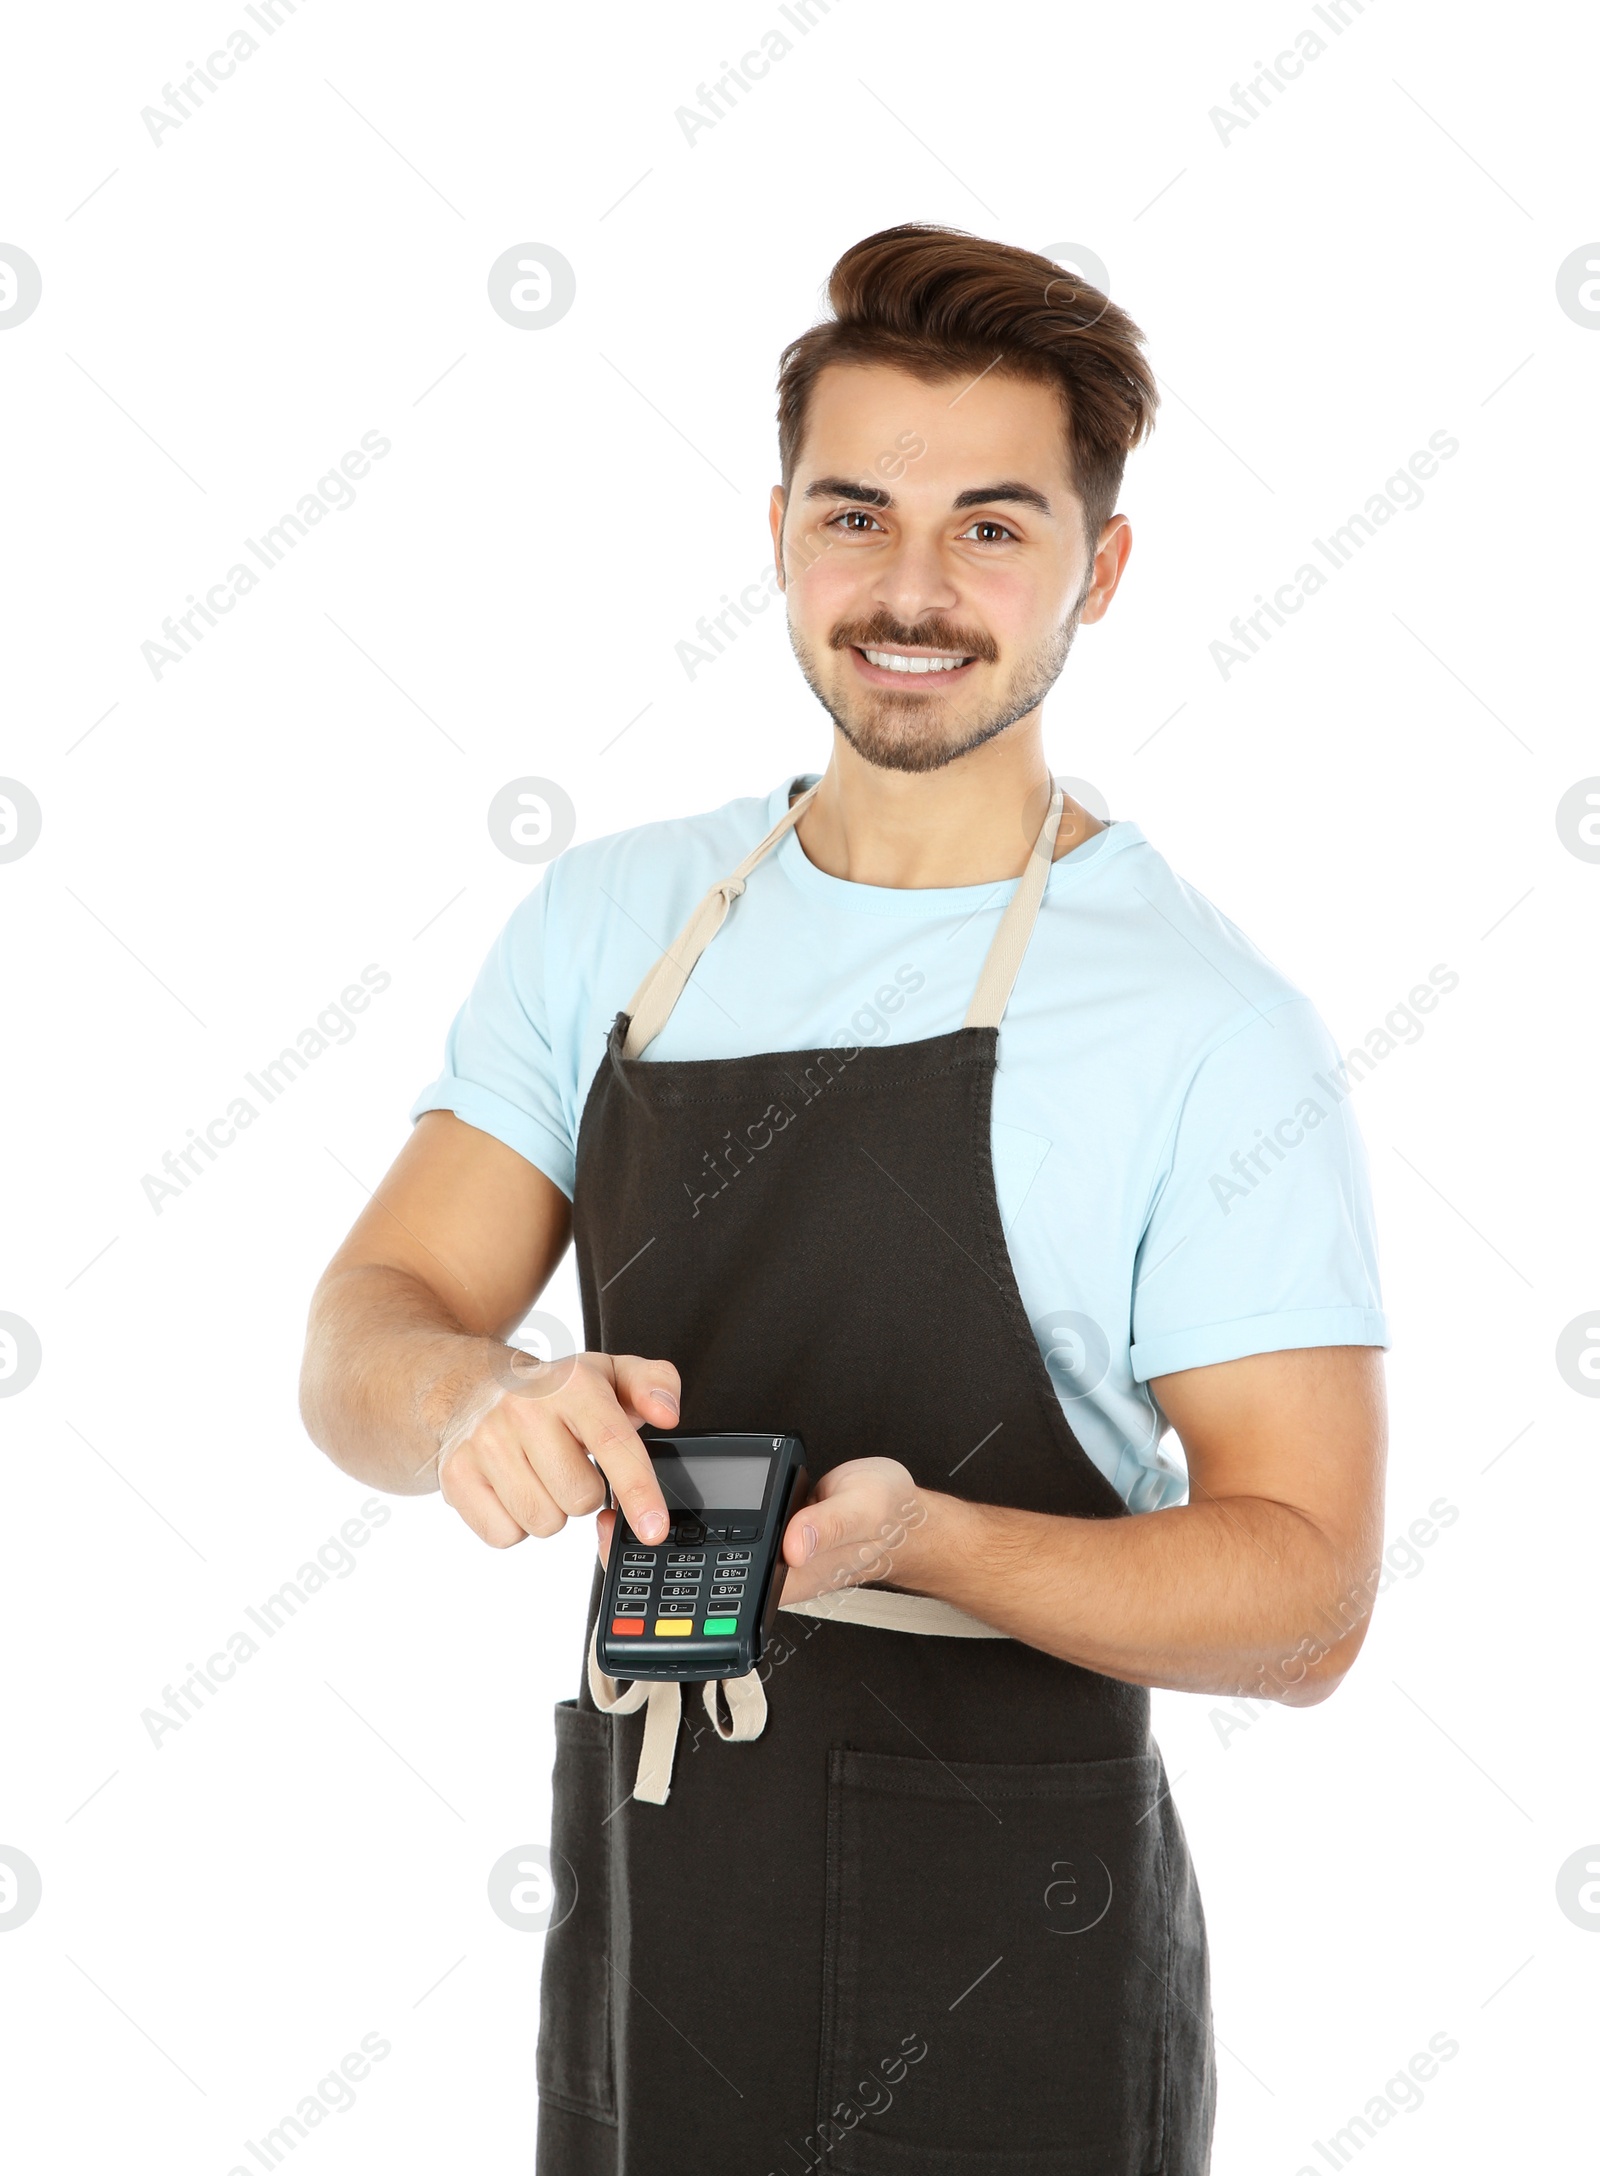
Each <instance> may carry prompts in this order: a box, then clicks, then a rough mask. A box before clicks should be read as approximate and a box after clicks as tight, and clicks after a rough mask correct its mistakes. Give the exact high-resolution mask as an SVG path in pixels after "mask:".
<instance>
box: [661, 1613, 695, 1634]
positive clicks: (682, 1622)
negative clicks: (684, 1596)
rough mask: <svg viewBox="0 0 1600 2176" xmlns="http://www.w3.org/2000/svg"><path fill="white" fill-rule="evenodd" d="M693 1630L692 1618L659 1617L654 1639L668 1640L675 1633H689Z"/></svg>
mask: <svg viewBox="0 0 1600 2176" xmlns="http://www.w3.org/2000/svg"><path fill="white" fill-rule="evenodd" d="M693 1630H694V1619H693V1618H692V1617H661V1618H659V1619H658V1620H657V1622H656V1638H657V1639H658V1640H669V1639H671V1638H672V1636H673V1634H674V1633H675V1632H683V1633H689V1632H692V1631H693Z"/></svg>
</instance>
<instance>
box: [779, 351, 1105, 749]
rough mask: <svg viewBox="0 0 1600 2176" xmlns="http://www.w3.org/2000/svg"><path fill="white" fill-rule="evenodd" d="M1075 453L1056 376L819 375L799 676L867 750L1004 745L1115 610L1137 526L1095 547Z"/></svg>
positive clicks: (788, 559) (793, 507)
mask: <svg viewBox="0 0 1600 2176" xmlns="http://www.w3.org/2000/svg"><path fill="white" fill-rule="evenodd" d="M1069 461H1070V455H1069V450H1068V445H1067V437H1066V425H1065V419H1064V416H1063V413H1062V406H1061V397H1060V395H1059V394H1058V393H1057V392H1056V390H1055V389H1054V388H1053V387H1051V386H1044V385H1033V384H1029V383H1025V382H1022V381H1020V380H1017V379H1014V378H1008V377H1003V376H1002V375H1001V374H1000V373H999V372H998V371H994V372H991V373H989V374H987V375H985V376H981V377H977V378H955V379H951V380H948V381H941V382H939V383H936V384H924V383H923V382H922V381H921V380H920V379H917V378H913V377H909V376H907V375H906V373H905V372H903V371H900V370H895V369H892V368H889V367H887V366H884V365H880V364H834V365H831V366H830V367H829V368H828V369H826V370H824V371H823V372H822V374H821V376H820V377H819V378H818V380H817V382H816V384H815V385H814V386H813V388H812V393H811V405H810V411H809V414H808V417H807V421H806V431H805V438H804V442H803V443H802V445H801V448H800V452H799V457H798V460H797V461H796V464H795V472H794V475H793V476H792V478H791V479H790V487H789V494H788V500H787V503H785V500H784V495H783V493H782V491H781V490H775V491H774V492H773V508H772V522H773V536H774V540H775V544H776V546H777V548H778V550H779V554H780V564H781V566H782V570H783V574H784V578H785V584H786V589H787V596H788V612H789V639H790V641H791V642H792V643H793V645H794V652H795V656H796V657H797V658H798V660H799V662H800V669H801V671H802V672H803V673H804V674H805V677H806V680H807V682H808V684H809V685H810V687H811V690H812V693H813V694H814V695H815V696H816V697H817V700H818V701H819V702H820V703H821V704H822V706H823V708H824V709H825V710H826V711H827V712H828V714H829V716H830V717H831V718H832V719H833V721H834V723H835V725H836V726H837V727H838V728H839V730H840V732H841V733H842V734H843V735H844V737H845V739H846V740H847V741H849V743H850V745H851V746H852V747H853V748H854V749H855V750H856V751H857V753H858V754H859V755H861V756H863V757H864V758H865V759H866V761H867V762H869V763H873V764H876V765H878V766H879V767H880V768H882V769H884V770H896V771H931V770H937V769H939V768H940V767H941V766H942V765H943V764H946V763H949V762H952V761H953V760H954V759H955V758H956V757H957V756H961V755H965V754H966V753H967V752H968V750H970V749H973V748H976V747H979V746H981V744H982V743H983V742H984V741H987V740H992V739H993V738H994V737H995V736H996V735H997V734H999V733H1003V732H1004V731H1005V730H1006V728H1007V727H1008V726H1011V725H1015V724H1016V723H1017V722H1018V720H1019V719H1022V718H1024V717H1026V716H1028V714H1029V713H1030V712H1032V711H1034V710H1036V709H1037V708H1038V706H1039V704H1040V703H1041V702H1042V701H1043V699H1044V697H1045V694H1046V693H1047V691H1048V690H1049V688H1050V687H1051V686H1052V685H1053V684H1054V682H1055V680H1056V677H1057V675H1058V674H1059V673H1060V671H1061V668H1062V666H1063V665H1064V664H1065V663H1066V659H1067V651H1068V649H1069V647H1070V645H1071V642H1072V637H1073V634H1074V632H1075V630H1076V628H1077V625H1078V622H1079V620H1080V619H1099V618H1100V617H1101V615H1102V614H1103V612H1104V611H1105V609H1106V606H1107V605H1108V604H1109V603H1110V600H1111V596H1112V593H1113V592H1114V590H1115V589H1116V586H1117V580H1118V578H1119V577H1120V575H1121V571H1122V565H1123V562H1124V560H1125V559H1126V557H1127V552H1128V545H1129V533H1128V525H1127V523H1126V521H1124V520H1123V518H1122V517H1121V516H1120V515H1117V516H1114V517H1113V519H1112V520H1111V521H1110V522H1108V523H1107V525H1106V528H1105V530H1104V532H1103V533H1102V536H1101V538H1100V540H1099V548H1098V550H1097V552H1096V553H1094V554H1093V555H1091V553H1090V551H1089V548H1088V544H1087V541H1086V539H1085V536H1084V533H1083V508H1082V504H1081V502H1080V501H1079V498H1078V496H1077V493H1076V491H1075V490H1074V488H1073V485H1072V479H1071V474H1070V468H1069Z"/></svg>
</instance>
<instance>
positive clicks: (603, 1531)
mask: <svg viewBox="0 0 1600 2176" xmlns="http://www.w3.org/2000/svg"><path fill="white" fill-rule="evenodd" d="M616 1525H617V1514H616V1513H615V1512H614V1511H602V1512H601V1514H600V1516H599V1518H597V1519H596V1520H595V1522H594V1544H595V1547H596V1548H597V1549H598V1550H599V1552H600V1562H601V1563H602V1564H603V1565H604V1564H609V1563H610V1562H611V1536H612V1535H613V1533H615V1531H616Z"/></svg>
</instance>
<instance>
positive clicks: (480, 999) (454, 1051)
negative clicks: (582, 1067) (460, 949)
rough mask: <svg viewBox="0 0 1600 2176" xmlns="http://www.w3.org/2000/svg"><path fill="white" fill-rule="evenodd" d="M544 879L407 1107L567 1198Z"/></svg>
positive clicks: (570, 1137)
mask: <svg viewBox="0 0 1600 2176" xmlns="http://www.w3.org/2000/svg"><path fill="white" fill-rule="evenodd" d="M548 893H549V874H548V872H547V874H546V880H545V882H544V883H543V884H541V885H540V886H539V888H538V890H537V891H534V892H531V893H530V894H529V895H528V897H527V898H526V899H525V900H523V901H522V903H521V904H520V905H519V906H518V907H517V908H516V909H515V911H514V912H513V913H512V915H511V917H510V919H509V921H508V922H507V923H506V926H505V928H504V929H503V930H502V931H501V933H500V935H499V936H498V938H496V940H495V943H494V946H493V948H492V949H491V951H490V953H489V956H488V958H487V959H486V960H485V961H484V963H483V966H482V967H481V968H480V969H479V971H478V978H477V980H476V982H474V984H473V986H472V990H471V993H470V994H469V996H468V998H467V1001H466V1003H465V1004H464V1005H463V1006H462V1008H461V1010H460V1011H459V1012H458V1013H457V1014H456V1017H455V1019H454V1021H453V1022H452V1023H451V1026H450V1032H449V1034H448V1035H447V1036H446V1038H445V1063H444V1068H443V1070H442V1072H441V1073H440V1074H439V1077H438V1079H437V1080H435V1081H433V1082H432V1083H431V1084H430V1085H429V1086H428V1087H427V1088H425V1089H424V1090H423V1091H422V1093H421V1095H419V1096H418V1098H417V1100H416V1102H415V1103H414V1104H413V1105H412V1107H411V1117H412V1120H413V1121H415V1120H416V1119H418V1118H420V1117H421V1116H422V1114H423V1112H424V1111H452V1112H454V1114H455V1116H456V1117H457V1118H459V1119H461V1120H462V1121H463V1123H464V1124H466V1125H469V1126H476V1127H477V1129H478V1131H479V1132H480V1133H487V1134H492V1135H493V1136H494V1138H495V1139H496V1140H497V1141H503V1142H504V1143H505V1145H506V1147H507V1148H509V1149H514V1150H515V1151H516V1153H517V1154H518V1155H519V1156H522V1157H525V1158H526V1159H527V1161H528V1162H529V1163H531V1164H533V1165H534V1166H535V1167H536V1168H537V1169H538V1170H540V1171H542V1172H543V1173H544V1174H545V1176H546V1178H548V1179H550V1180H552V1181H553V1182H554V1183H555V1184H556V1185H557V1186H559V1187H560V1189H561V1191H562V1192H563V1193H564V1194H565V1195H566V1196H567V1197H568V1199H569V1200H570V1199H571V1196H572V1191H573V1186H574V1183H575V1179H576V1173H577V1145H576V1141H575V1138H574V1134H573V1127H572V1120H571V1116H570V1101H569V1099H568V1098H566V1097H564V1096H563V1094H562V1084H561V1082H560V1080H559V1078H558V1068H557V1065H556V1061H555V1057H554V1053H553V1050H552V1047H551V1039H550V1033H549V1026H548V1012H547V1006H546V992H545V935H546V901H547V897H548Z"/></svg>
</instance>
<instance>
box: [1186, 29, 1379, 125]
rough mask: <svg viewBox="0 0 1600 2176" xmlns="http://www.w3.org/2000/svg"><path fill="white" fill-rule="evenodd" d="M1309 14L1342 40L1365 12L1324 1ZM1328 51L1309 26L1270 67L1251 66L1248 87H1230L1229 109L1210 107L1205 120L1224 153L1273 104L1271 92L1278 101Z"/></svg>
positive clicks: (1246, 85)
mask: <svg viewBox="0 0 1600 2176" xmlns="http://www.w3.org/2000/svg"><path fill="white" fill-rule="evenodd" d="M1311 12H1312V14H1313V15H1315V16H1316V17H1317V18H1318V20H1319V21H1320V22H1322V23H1324V24H1325V25H1326V26H1327V28H1328V29H1329V30H1331V31H1332V32H1333V34H1334V36H1335V37H1336V38H1342V37H1343V36H1344V34H1345V32H1346V31H1347V30H1348V29H1349V28H1350V26H1351V24H1352V23H1353V22H1354V20H1355V18H1356V16H1358V15H1361V14H1363V13H1364V12H1365V10H1364V8H1363V5H1362V0H1327V5H1326V6H1323V5H1322V0H1318V4H1317V5H1316V6H1315V7H1313V8H1312V10H1311ZM1327 50H1328V41H1327V39H1326V38H1324V37H1321V36H1319V34H1318V33H1317V32H1316V31H1315V30H1313V29H1312V28H1311V26H1310V24H1309V23H1308V24H1307V25H1306V27H1305V29H1304V30H1298V31H1296V32H1295V39H1294V44H1293V45H1292V46H1285V48H1284V50H1283V51H1282V52H1281V53H1274V55H1273V56H1272V62H1271V65H1270V66H1269V65H1268V64H1267V62H1266V61H1263V60H1258V61H1254V62H1252V64H1251V65H1252V66H1253V67H1254V68H1255V69H1256V70H1257V71H1258V73H1257V74H1255V75H1253V76H1252V77H1251V78H1250V80H1249V82H1248V83H1230V84H1229V85H1228V96H1229V97H1230V98H1231V99H1232V100H1233V105H1232V108H1231V109H1230V108H1229V107H1227V106H1213V107H1212V108H1211V111H1210V113H1209V114H1208V115H1207V116H1206V118H1207V119H1208V120H1209V121H1210V123H1211V126H1212V127H1213V128H1214V129H1215V130H1216V132H1217V134H1218V136H1219V137H1220V138H1221V140H1222V148H1223V150H1224V151H1226V150H1227V148H1228V146H1229V143H1230V142H1231V140H1232V139H1233V137H1235V136H1237V135H1238V133H1239V131H1240V130H1241V129H1247V128H1248V127H1249V126H1250V124H1251V122H1252V121H1259V120H1260V119H1261V118H1262V116H1263V115H1264V114H1265V113H1266V112H1267V110H1268V108H1269V107H1270V106H1271V105H1272V104H1273V103H1274V100H1273V92H1274V91H1276V92H1277V94H1278V96H1279V97H1280V98H1281V97H1282V96H1283V94H1284V92H1285V91H1286V90H1288V88H1289V86H1290V84H1292V83H1296V82H1298V81H1299V79H1300V77H1301V76H1303V75H1304V74H1305V72H1306V63H1307V61H1312V60H1320V59H1321V58H1322V56H1323V54H1324V53H1326V52H1327Z"/></svg>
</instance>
